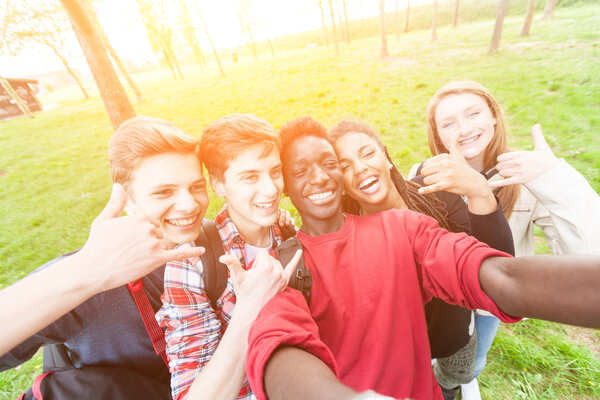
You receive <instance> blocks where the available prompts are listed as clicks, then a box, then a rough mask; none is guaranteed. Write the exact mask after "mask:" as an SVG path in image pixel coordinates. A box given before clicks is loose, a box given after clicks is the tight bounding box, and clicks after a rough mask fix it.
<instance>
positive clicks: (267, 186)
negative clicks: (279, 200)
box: [260, 176, 277, 197]
mask: <svg viewBox="0 0 600 400" xmlns="http://www.w3.org/2000/svg"><path fill="white" fill-rule="evenodd" d="M260 193H261V194H262V195H263V196H265V197H270V196H276V195H277V185H276V184H275V182H273V178H271V177H270V176H265V177H263V178H262V179H261V180H260Z"/></svg>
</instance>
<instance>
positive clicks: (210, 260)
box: [196, 221, 227, 310]
mask: <svg viewBox="0 0 600 400" xmlns="http://www.w3.org/2000/svg"><path fill="white" fill-rule="evenodd" d="M196 246H202V247H204V249H205V252H204V254H203V255H202V257H201V260H202V268H204V288H205V289H206V295H207V296H208V299H209V300H210V304H211V305H212V308H213V309H215V310H216V309H217V300H218V299H219V297H221V294H222V293H223V291H224V290H225V288H226V287H227V266H226V265H225V264H223V263H222V262H220V261H219V257H221V256H222V255H223V254H225V252H224V251H223V243H222V242H221V236H220V235H219V232H218V231H217V227H216V225H215V223H214V222H213V221H205V222H204V223H202V230H201V231H200V235H198V239H196Z"/></svg>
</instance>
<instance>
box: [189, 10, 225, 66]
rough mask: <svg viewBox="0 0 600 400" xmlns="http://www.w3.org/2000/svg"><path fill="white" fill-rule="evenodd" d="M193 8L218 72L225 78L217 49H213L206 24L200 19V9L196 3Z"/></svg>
mask: <svg viewBox="0 0 600 400" xmlns="http://www.w3.org/2000/svg"><path fill="white" fill-rule="evenodd" d="M194 7H196V13H197V14H198V18H200V22H201V23H202V28H204V33H205V34H206V38H207V39H208V43H210V47H211V48H212V51H213V55H214V56H215V60H216V61H217V65H218V66H219V71H220V72H221V76H225V72H224V71H223V65H221V59H220V58H219V53H217V49H216V48H215V45H214V44H213V41H212V39H211V38H210V34H209V33H208V29H207V28H206V24H205V23H204V18H202V13H201V12H200V9H199V8H198V3H196V1H194Z"/></svg>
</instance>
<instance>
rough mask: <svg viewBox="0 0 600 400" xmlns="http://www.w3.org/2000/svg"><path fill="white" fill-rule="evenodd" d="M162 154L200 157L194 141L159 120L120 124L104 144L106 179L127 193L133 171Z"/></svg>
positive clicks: (141, 120) (137, 119) (170, 124)
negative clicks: (107, 174)
mask: <svg viewBox="0 0 600 400" xmlns="http://www.w3.org/2000/svg"><path fill="white" fill-rule="evenodd" d="M162 153H183V154H186V153H191V154H194V155H195V156H197V157H198V158H199V157H200V151H199V148H198V141H197V140H196V139H194V138H193V137H191V136H189V135H187V134H185V133H184V132H183V131H182V130H180V129H179V128H177V127H176V126H175V125H173V124H172V123H170V122H169V121H166V120H164V119H159V118H151V117H145V116H137V117H134V118H131V119H128V120H127V121H125V122H123V123H122V124H121V125H120V126H119V127H118V128H117V130H116V131H115V133H113V134H112V136H111V137H110V140H109V141H108V161H109V163H110V176H111V178H112V180H113V182H115V183H120V184H121V185H123V187H124V188H125V190H128V187H129V184H130V182H131V177H132V174H133V171H134V170H135V169H136V168H138V167H139V166H140V164H141V163H142V161H143V160H144V158H146V157H149V156H153V155H157V154H162Z"/></svg>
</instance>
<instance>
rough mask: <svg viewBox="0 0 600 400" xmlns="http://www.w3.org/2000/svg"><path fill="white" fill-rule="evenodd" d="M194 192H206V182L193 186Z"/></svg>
mask: <svg viewBox="0 0 600 400" xmlns="http://www.w3.org/2000/svg"><path fill="white" fill-rule="evenodd" d="M191 191H192V192H204V191H206V183H204V182H203V183H196V184H195V185H192V187H191Z"/></svg>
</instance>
